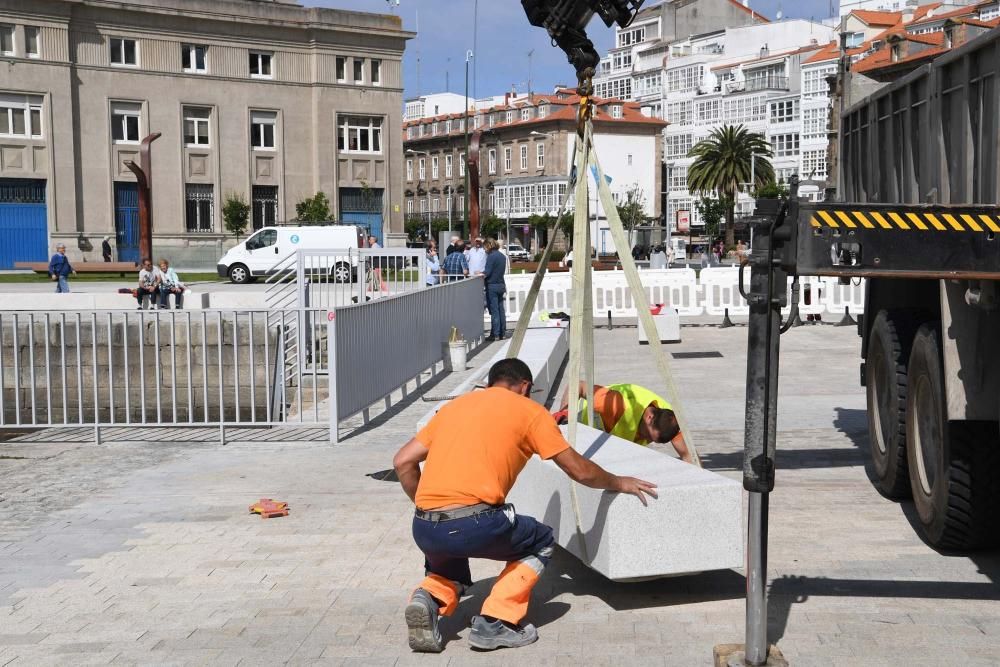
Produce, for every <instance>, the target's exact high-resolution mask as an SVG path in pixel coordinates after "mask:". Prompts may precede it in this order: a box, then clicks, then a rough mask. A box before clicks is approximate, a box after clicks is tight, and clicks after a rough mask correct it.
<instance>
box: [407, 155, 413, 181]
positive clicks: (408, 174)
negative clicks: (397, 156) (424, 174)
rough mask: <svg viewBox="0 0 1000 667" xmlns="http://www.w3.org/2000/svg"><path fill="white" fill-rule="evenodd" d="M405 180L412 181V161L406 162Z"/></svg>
mask: <svg viewBox="0 0 1000 667" xmlns="http://www.w3.org/2000/svg"><path fill="white" fill-rule="evenodd" d="M406 180H408V181H412V180H413V160H407V161H406Z"/></svg>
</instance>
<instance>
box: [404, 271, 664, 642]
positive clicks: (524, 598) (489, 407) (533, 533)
mask: <svg viewBox="0 0 1000 667" xmlns="http://www.w3.org/2000/svg"><path fill="white" fill-rule="evenodd" d="M493 254H499V253H493ZM532 386H533V385H532V377H531V370H530V369H529V368H528V365H527V364H525V363H524V362H523V361H521V360H520V359H503V360H501V361H498V362H497V363H495V364H493V367H492V368H490V372H489V375H488V376H487V388H486V389H484V390H481V391H472V392H470V393H467V394H465V395H464V396H460V397H458V398H456V399H455V400H453V401H451V402H450V403H448V404H447V405H445V406H444V407H443V408H441V410H439V411H438V413H437V414H436V415H434V417H433V418H432V419H431V420H430V422H428V424H427V426H425V427H424V428H423V430H421V431H420V432H419V433H417V435H416V437H414V438H413V439H411V440H410V441H409V442H408V443H406V444H405V445H404V446H403V447H402V448H401V449H400V450H399V452H397V453H396V456H395V457H394V458H393V461H392V463H393V466H394V468H395V470H396V475H397V477H398V478H399V482H400V484H401V485H402V487H403V491H405V492H406V495H408V496H409V497H410V500H412V501H413V502H414V504H415V505H416V511H415V513H414V517H413V539H414V541H415V542H416V544H417V546H418V547H419V548H420V550H421V551H422V552H423V553H424V556H425V561H424V568H425V572H426V577H425V578H424V580H423V581H422V582H421V584H420V586H419V587H418V588H417V589H416V590H415V591H414V592H413V594H412V595H411V597H410V602H409V604H408V605H407V606H406V611H405V619H406V625H407V630H408V635H409V636H408V639H409V644H410V648H411V649H413V650H414V651H424V652H431V653H439V652H441V651H442V650H444V639H443V637H442V636H441V632H440V631H439V629H438V617H439V615H445V616H450V615H451V614H452V613H454V611H455V609H456V607H457V606H458V600H459V596H460V595H461V593H462V592H463V591H464V590H465V589H466V588H468V587H470V586H472V574H471V572H470V571H469V558H486V559H489V560H498V561H503V562H506V563H507V565H506V567H505V568H504V570H503V572H501V573H500V576H499V577H498V578H497V580H496V583H495V584H494V585H493V590H492V591H490V595H489V597H487V598H486V601H485V602H484V603H483V607H482V611H481V615H480V616H475V617H473V619H472V632H471V633H470V634H469V643H470V644H471V645H472V647H473V648H476V649H480V650H493V649H497V648H515V647H519V646H526V645H528V644H531V643H532V642H534V641H536V640H537V639H538V632H537V630H535V627H534V626H533V625H531V624H523V621H524V618H525V616H526V615H527V612H528V603H529V601H530V599H531V589H532V588H534V586H535V584H537V583H538V580H539V577H540V576H541V574H542V571H543V570H544V568H545V565H546V564H547V563H548V561H549V559H550V558H551V557H552V552H553V548H554V545H555V540H554V538H553V536H552V529H551V528H550V527H548V526H546V525H544V524H542V523H540V522H538V521H537V520H536V519H534V518H532V517H530V516H524V515H520V514H517V512H516V510H515V508H514V506H513V505H510V504H507V503H506V498H507V493H508V492H509V491H510V489H511V487H512V486H513V485H514V482H515V481H516V479H517V476H518V475H519V474H520V472H521V470H522V469H523V468H524V466H525V464H526V463H527V462H528V459H529V458H531V457H532V456H533V455H536V454H537V455H538V456H539V458H541V459H544V460H551V461H553V462H554V463H555V464H556V465H557V466H559V468H560V469H561V470H562V471H563V472H565V473H566V475H567V476H568V477H569V478H570V479H572V480H574V481H576V482H578V483H580V484H583V485H584V486H588V487H590V488H592V489H605V490H608V491H613V492H618V493H628V494H631V495H634V496H637V497H638V498H639V500H640V501H642V504H643V505H646V498H645V497H644V496H645V495H649V496H651V497H653V498H655V497H656V486H655V485H653V484H650V483H649V482H645V481H642V480H640V479H635V478H632V477H618V476H616V475H613V474H611V473H609V472H607V471H606V470H604V469H603V468H601V467H600V466H598V465H597V464H596V463H593V462H591V461H590V460H589V459H586V458H584V457H583V456H582V455H580V454H579V453H578V452H577V451H576V450H575V449H573V448H572V447H570V445H569V443H568V442H566V440H565V439H564V438H563V437H562V433H560V431H559V429H558V428H557V427H556V425H555V422H554V421H553V420H552V418H551V417H550V416H549V415H548V413H547V412H546V411H545V408H544V407H543V406H542V405H541V404H539V403H536V402H535V401H533V400H531V398H529V397H530V395H531V390H532ZM470 445H471V446H470ZM421 463H424V467H423V471H421V468H420V464H421Z"/></svg>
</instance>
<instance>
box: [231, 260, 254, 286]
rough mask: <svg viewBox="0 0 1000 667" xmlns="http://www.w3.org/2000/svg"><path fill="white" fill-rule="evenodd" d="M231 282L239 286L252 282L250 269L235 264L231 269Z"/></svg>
mask: <svg viewBox="0 0 1000 667" xmlns="http://www.w3.org/2000/svg"><path fill="white" fill-rule="evenodd" d="M229 280H231V281H232V282H234V283H236V284H237V285H242V284H244V283H248V282H250V269H248V268H247V267H246V266H245V265H243V264H233V265H232V266H230V267H229Z"/></svg>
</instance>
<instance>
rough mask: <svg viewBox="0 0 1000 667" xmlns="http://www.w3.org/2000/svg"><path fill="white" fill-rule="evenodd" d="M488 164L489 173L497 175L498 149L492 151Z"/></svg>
mask: <svg viewBox="0 0 1000 667" xmlns="http://www.w3.org/2000/svg"><path fill="white" fill-rule="evenodd" d="M488 162H489V164H488V172H489V173H491V174H495V173H497V149H495V148H491V149H490V152H489V160H488Z"/></svg>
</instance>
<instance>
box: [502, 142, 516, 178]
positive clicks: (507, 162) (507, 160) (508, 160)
mask: <svg viewBox="0 0 1000 667" xmlns="http://www.w3.org/2000/svg"><path fill="white" fill-rule="evenodd" d="M512 156H513V151H512V150H511V149H510V147H509V146H508V147H507V148H504V149H503V170H504V171H505V172H507V173H510V170H511V168H512V167H513V166H514V165H513V164H512V162H513V157H512Z"/></svg>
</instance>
